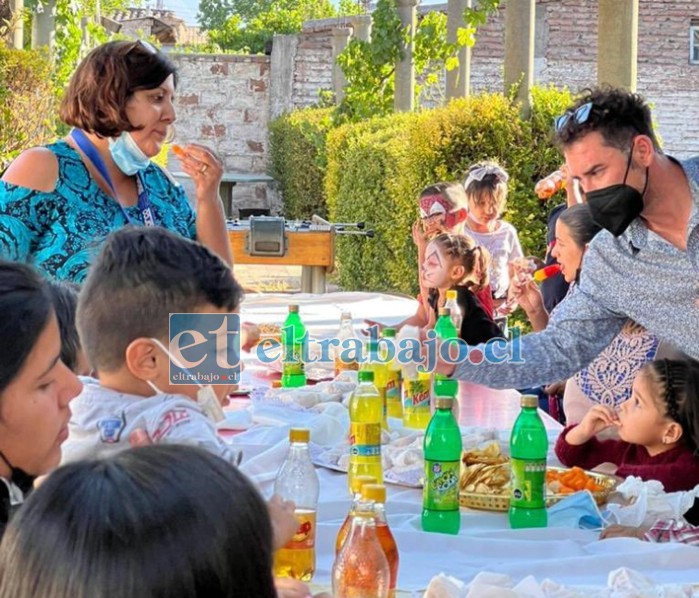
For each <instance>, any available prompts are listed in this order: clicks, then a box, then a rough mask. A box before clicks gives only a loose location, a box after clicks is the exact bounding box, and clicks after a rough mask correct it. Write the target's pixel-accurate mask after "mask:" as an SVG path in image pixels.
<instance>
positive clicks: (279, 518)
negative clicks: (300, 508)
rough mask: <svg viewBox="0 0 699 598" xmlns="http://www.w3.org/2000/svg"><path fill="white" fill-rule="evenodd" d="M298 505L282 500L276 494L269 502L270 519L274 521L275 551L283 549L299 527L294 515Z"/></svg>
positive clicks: (273, 541) (273, 543)
mask: <svg viewBox="0 0 699 598" xmlns="http://www.w3.org/2000/svg"><path fill="white" fill-rule="evenodd" d="M295 508H296V505H294V503H293V502H292V501H290V500H282V499H281V498H280V497H279V496H277V495H276V494H275V495H274V496H273V497H272V498H270V499H269V501H267V509H268V510H269V518H270V519H271V520H272V533H273V540H272V545H273V548H274V550H279V549H280V548H283V547H284V546H285V545H286V543H287V542H288V541H289V540H291V538H292V537H293V535H294V534H295V533H296V530H297V529H298V526H299V521H298V519H296V516H295V515H294V509H295Z"/></svg>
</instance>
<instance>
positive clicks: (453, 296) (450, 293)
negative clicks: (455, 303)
mask: <svg viewBox="0 0 699 598" xmlns="http://www.w3.org/2000/svg"><path fill="white" fill-rule="evenodd" d="M447 299H456V291H454V290H453V289H452V290H451V291H447Z"/></svg>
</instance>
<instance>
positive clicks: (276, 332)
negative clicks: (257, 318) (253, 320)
mask: <svg viewBox="0 0 699 598" xmlns="http://www.w3.org/2000/svg"><path fill="white" fill-rule="evenodd" d="M257 329H258V330H259V331H260V340H259V341H258V342H262V341H264V340H267V339H274V340H276V341H278V342H280V343H281V342H282V327H281V326H280V325H279V324H258V325H257Z"/></svg>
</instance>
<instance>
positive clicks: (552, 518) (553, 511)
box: [548, 490, 605, 529]
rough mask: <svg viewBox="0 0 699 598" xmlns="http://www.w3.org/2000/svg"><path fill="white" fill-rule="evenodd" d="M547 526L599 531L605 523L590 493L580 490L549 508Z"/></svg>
mask: <svg viewBox="0 0 699 598" xmlns="http://www.w3.org/2000/svg"><path fill="white" fill-rule="evenodd" d="M548 526H549V527H573V528H582V529H601V528H603V527H604V526H605V521H604V517H603V516H602V513H601V512H600V510H599V507H598V506H597V503H596V502H595V498H594V497H593V496H592V494H591V493H590V491H589V490H582V491H580V492H576V493H575V494H571V495H570V496H568V497H566V498H564V499H563V500H561V501H560V502H557V503H556V504H555V505H553V506H552V507H549V509H548Z"/></svg>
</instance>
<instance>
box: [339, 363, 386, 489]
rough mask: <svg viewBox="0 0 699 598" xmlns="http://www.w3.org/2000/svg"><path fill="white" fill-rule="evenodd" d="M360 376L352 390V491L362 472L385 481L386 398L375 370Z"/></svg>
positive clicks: (348, 482)
mask: <svg viewBox="0 0 699 598" xmlns="http://www.w3.org/2000/svg"><path fill="white" fill-rule="evenodd" d="M358 376H359V385H358V386H357V388H356V389H355V390H354V392H353V393H352V397H351V398H350V403H349V416H350V433H349V444H350V462H349V469H348V471H347V484H348V487H349V489H350V492H351V490H352V487H353V479H354V478H355V477H356V476H359V475H371V476H374V477H375V478H376V479H377V481H378V482H383V468H382V465H381V422H382V420H383V401H382V399H381V395H380V394H379V391H378V390H377V389H376V387H375V386H374V372H372V371H370V370H361V369H360V370H359V374H358Z"/></svg>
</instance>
